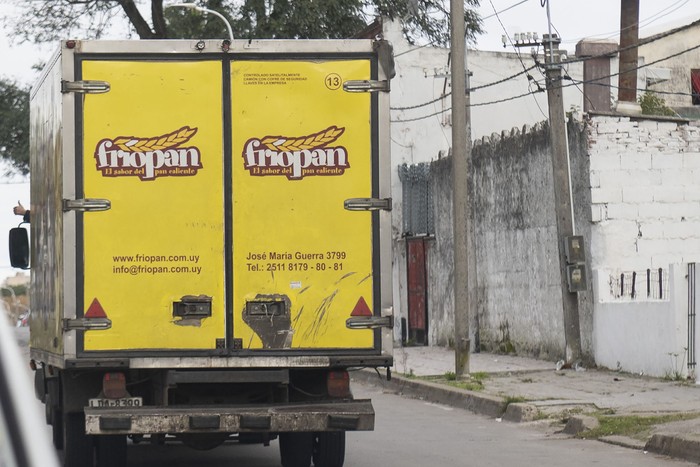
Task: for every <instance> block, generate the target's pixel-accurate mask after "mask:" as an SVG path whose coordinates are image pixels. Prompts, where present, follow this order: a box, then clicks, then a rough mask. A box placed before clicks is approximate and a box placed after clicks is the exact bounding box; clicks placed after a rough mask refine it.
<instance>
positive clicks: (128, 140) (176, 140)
mask: <svg viewBox="0 0 700 467" xmlns="http://www.w3.org/2000/svg"><path fill="white" fill-rule="evenodd" d="M195 133H197V128H190V127H188V126H183V127H182V128H180V129H179V130H175V131H173V132H172V133H166V134H164V135H161V136H156V137H155V138H138V137H133V136H120V137H118V138H116V139H115V140H114V141H113V142H114V144H115V145H116V146H117V147H118V148H119V149H121V150H123V151H131V152H146V151H158V150H164V149H170V148H174V147H177V146H180V145H181V144H184V143H186V142H187V141H189V140H190V139H191V138H192V137H193V136H194V134H195Z"/></svg>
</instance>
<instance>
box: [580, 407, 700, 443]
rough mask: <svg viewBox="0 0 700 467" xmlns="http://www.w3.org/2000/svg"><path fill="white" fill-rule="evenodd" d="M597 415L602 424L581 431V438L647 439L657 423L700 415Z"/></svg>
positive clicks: (698, 415)
mask: <svg viewBox="0 0 700 467" xmlns="http://www.w3.org/2000/svg"><path fill="white" fill-rule="evenodd" d="M595 417H596V418H597V419H598V421H599V422H600V426H599V427H598V428H595V429H593V430H588V431H584V432H582V433H579V435H578V437H579V438H584V439H598V438H601V437H603V436H612V435H618V436H628V437H630V438H635V439H639V440H645V439H647V438H648V437H649V435H650V434H651V430H652V428H653V427H654V426H656V425H661V424H664V423H670V422H677V421H681V420H690V419H693V418H698V417H700V414H697V413H686V414H673V415H657V416H650V417H641V416H636V415H631V416H620V417H616V416H610V415H604V414H595Z"/></svg>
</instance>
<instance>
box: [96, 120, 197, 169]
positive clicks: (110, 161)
mask: <svg viewBox="0 0 700 467" xmlns="http://www.w3.org/2000/svg"><path fill="white" fill-rule="evenodd" d="M195 133H197V128H190V127H188V126H183V127H182V128H180V129H179V130H176V131H173V132H172V133H166V134H164V135H160V136H155V137H151V138H141V137H136V136H118V137H116V138H114V139H109V138H105V139H103V140H101V141H100V142H99V143H97V147H96V148H95V162H96V164H97V170H99V171H101V172H102V175H103V176H104V177H128V176H137V177H139V178H140V179H141V180H155V179H156V178H157V177H187V176H192V175H197V171H198V170H199V169H201V168H202V160H201V153H200V151H199V148H197V147H195V146H185V143H187V142H188V141H189V140H190V139H192V137H193V136H194V135H195Z"/></svg>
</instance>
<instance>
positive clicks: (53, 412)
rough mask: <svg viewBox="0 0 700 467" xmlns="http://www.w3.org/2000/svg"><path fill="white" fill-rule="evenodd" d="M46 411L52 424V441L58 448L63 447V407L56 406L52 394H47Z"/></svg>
mask: <svg viewBox="0 0 700 467" xmlns="http://www.w3.org/2000/svg"><path fill="white" fill-rule="evenodd" d="M45 404H46V411H47V416H48V418H49V424H50V425H51V435H52V436H51V441H53V447H55V448H56V449H63V416H62V414H61V408H60V407H58V406H56V405H55V404H54V403H53V400H52V399H51V395H50V394H47V395H46V402H45Z"/></svg>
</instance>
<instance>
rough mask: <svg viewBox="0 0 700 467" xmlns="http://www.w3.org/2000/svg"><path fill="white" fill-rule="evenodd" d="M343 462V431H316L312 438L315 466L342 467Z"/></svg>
mask: <svg viewBox="0 0 700 467" xmlns="http://www.w3.org/2000/svg"><path fill="white" fill-rule="evenodd" d="M344 462H345V432H344V431H329V432H324V433H317V434H316V437H315V440H314V466H315V467H343V463H344Z"/></svg>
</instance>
